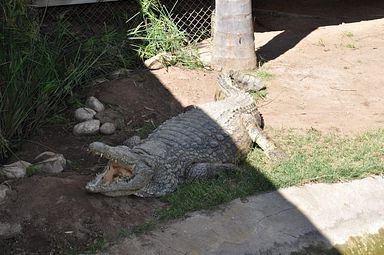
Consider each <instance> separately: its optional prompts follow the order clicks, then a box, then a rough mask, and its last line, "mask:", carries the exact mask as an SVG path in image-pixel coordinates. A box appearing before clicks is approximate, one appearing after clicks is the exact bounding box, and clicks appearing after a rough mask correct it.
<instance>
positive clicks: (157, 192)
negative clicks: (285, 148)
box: [86, 72, 285, 197]
mask: <svg viewBox="0 0 384 255" xmlns="http://www.w3.org/2000/svg"><path fill="white" fill-rule="evenodd" d="M234 77H236V74H235V73H233V72H223V73H221V74H219V76H218V84H219V88H220V90H221V91H223V93H224V95H225V98H224V99H222V100H219V101H214V102H209V103H206V104H202V105H197V106H195V107H194V108H193V109H190V110H188V111H186V112H184V113H181V114H179V115H177V116H175V117H173V118H171V119H169V120H167V121H165V122H164V123H163V124H161V125H160V126H159V127H158V128H157V129H156V130H155V131H153V132H152V133H151V134H150V135H149V136H148V137H147V138H146V139H143V140H140V141H138V142H137V144H134V145H133V146H131V147H128V146H123V145H120V146H109V145H107V144H104V143H101V142H93V143H91V144H90V145H89V150H90V151H91V152H93V153H95V154H97V155H100V156H104V157H106V158H107V159H108V160H109V162H108V164H107V166H106V167H105V169H104V170H103V172H102V173H101V174H99V175H97V176H96V177H95V178H94V179H93V180H92V181H90V182H89V183H88V184H87V185H86V190H88V191H89V192H93V193H102V194H104V195H107V196H124V195H131V194H133V195H136V196H140V197H151V196H155V197H158V196H163V195H165V194H168V193H171V192H173V191H175V190H176V189H177V186H178V185H179V184H181V183H184V182H187V181H190V180H195V179H201V178H207V177H210V176H214V175H217V174H219V173H221V172H223V171H233V170H235V169H240V168H238V167H237V163H238V162H239V161H240V160H241V159H244V157H245V156H246V155H247V153H248V152H250V150H251V149H252V144H253V143H257V144H258V145H259V146H260V147H261V149H263V150H264V152H265V153H266V155H267V156H268V157H269V158H271V159H282V158H284V157H285V154H284V152H282V151H281V150H280V149H279V148H278V147H277V146H276V145H275V143H274V142H273V141H272V140H270V139H269V138H268V137H267V136H266V135H265V134H264V133H263V131H262V129H261V126H262V118H261V115H260V113H259V112H258V110H257V107H256V103H255V101H254V99H253V98H252V96H251V95H250V94H248V93H246V92H244V91H243V89H244V86H243V85H242V86H241V87H242V89H240V88H239V86H237V83H236V81H235V80H234ZM257 86H259V84H258V85H257ZM250 87H251V86H248V88H247V90H249V89H252V88H250ZM256 89H257V88H256Z"/></svg>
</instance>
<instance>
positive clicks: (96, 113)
mask: <svg viewBox="0 0 384 255" xmlns="http://www.w3.org/2000/svg"><path fill="white" fill-rule="evenodd" d="M85 106H86V107H81V108H78V109H76V110H75V113H74V115H75V119H76V120H77V121H78V122H79V123H78V124H76V125H75V126H74V127H73V134H75V135H79V136H80V135H95V134H98V133H101V134H103V135H111V134H113V133H115V132H116V128H117V127H121V125H122V124H123V122H124V121H123V118H122V116H121V114H119V113H118V112H116V111H114V110H112V109H106V108H105V106H104V105H103V104H102V103H101V102H100V101H99V100H98V99H97V98H96V97H89V98H88V99H87V101H86V102H85Z"/></svg>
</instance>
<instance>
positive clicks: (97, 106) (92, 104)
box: [85, 97, 105, 112]
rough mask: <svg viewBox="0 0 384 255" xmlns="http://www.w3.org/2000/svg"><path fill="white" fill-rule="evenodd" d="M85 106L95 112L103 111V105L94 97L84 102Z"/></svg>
mask: <svg viewBox="0 0 384 255" xmlns="http://www.w3.org/2000/svg"><path fill="white" fill-rule="evenodd" d="M85 105H86V106H87V107H89V108H91V109H93V110H95V111H96V112H101V111H104V109H105V107H104V105H103V104H102V103H101V102H100V101H99V99H97V98H96V97H89V98H88V99H87V101H86V102H85Z"/></svg>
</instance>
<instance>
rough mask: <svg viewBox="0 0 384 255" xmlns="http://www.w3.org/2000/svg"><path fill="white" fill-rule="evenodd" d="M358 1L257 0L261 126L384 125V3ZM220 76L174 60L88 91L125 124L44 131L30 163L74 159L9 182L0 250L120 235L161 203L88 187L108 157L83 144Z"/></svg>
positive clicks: (149, 116) (160, 116)
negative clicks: (81, 132)
mask: <svg viewBox="0 0 384 255" xmlns="http://www.w3.org/2000/svg"><path fill="white" fill-rule="evenodd" d="M360 2H361V1H352V0H350V1H341V0H340V1H330V0H329V1H313V0H312V1H305V0H296V1H289V3H288V2H286V1H281V0H280V1H277V0H275V1H273V0H269V1H256V4H255V5H254V8H255V14H256V34H255V38H256V48H257V49H258V50H257V54H258V58H259V61H261V62H265V64H264V65H263V68H264V70H266V71H267V72H268V73H270V74H272V76H273V77H272V79H271V80H269V81H267V82H266V85H267V91H268V95H267V98H266V99H265V100H264V101H262V102H260V105H259V109H260V112H261V113H262V114H263V117H264V121H265V123H266V125H267V127H273V128H304V129H307V128H315V129H319V130H323V131H328V130H336V131H338V132H342V133H347V134H350V133H355V132H362V131H365V130H369V129H373V128H380V127H383V125H384V109H383V106H384V102H383V100H384V99H383V98H384V72H383V67H382V60H383V59H384V19H383V18H384V4H383V3H380V1H368V2H366V1H365V2H364V3H360ZM343 22H344V23H343ZM216 75H217V72H214V71H211V72H207V71H195V70H192V71H191V70H184V69H181V68H177V67H172V68H169V69H161V70H156V71H151V72H150V71H146V70H136V71H135V72H134V73H133V74H132V75H131V76H130V77H128V78H126V79H121V80H115V81H111V82H106V83H103V84H101V85H98V86H96V87H94V88H92V89H91V90H90V91H88V93H87V95H94V96H96V97H98V98H99V99H100V100H101V101H103V102H104V103H105V104H106V105H108V106H109V107H114V108H115V109H119V111H120V112H122V113H123V115H124V117H125V126H124V128H123V129H122V130H119V131H118V132H117V133H116V134H115V135H112V136H91V137H76V136H74V135H72V127H73V125H74V124H75V123H74V122H73V121H72V122H71V123H66V124H64V125H62V124H60V125H59V124H57V125H51V126H47V127H45V128H44V129H42V130H40V132H39V133H38V134H37V135H36V136H35V137H32V138H31V139H30V140H29V141H28V142H26V143H25V145H24V146H23V149H22V150H21V152H20V153H19V154H18V155H19V157H20V158H22V159H23V160H27V161H28V160H31V159H33V157H35V156H36V155H38V153H40V152H43V151H46V150H53V151H57V152H59V153H62V154H64V156H65V157H66V158H67V159H68V160H70V164H69V165H68V167H67V169H66V170H65V171H64V172H63V173H61V174H57V175H42V174H37V175H34V176H32V177H28V178H24V179H22V180H16V181H7V184H8V185H9V186H10V187H11V189H12V192H11V193H10V194H9V195H8V197H7V199H6V201H5V203H3V204H1V207H0V219H1V220H0V222H9V223H20V224H21V226H22V233H21V234H20V235H18V236H16V237H13V238H10V239H3V240H0V251H2V253H4V254H60V253H66V252H69V251H71V250H77V251H80V250H83V249H84V248H86V247H89V246H90V245H92V244H94V243H95V240H97V239H105V240H106V241H108V242H110V241H116V240H117V239H118V238H119V236H120V235H121V233H122V232H126V231H129V229H131V228H132V227H133V226H135V225H138V224H142V223H144V222H145V220H146V219H148V218H149V217H151V216H152V215H153V214H154V213H155V211H156V210H157V209H158V208H160V207H162V206H166V205H164V204H163V203H161V202H160V201H159V200H157V199H140V198H135V197H123V198H108V197H104V196H101V195H93V194H88V193H87V192H86V191H85V190H84V185H85V184H86V182H87V181H89V180H90V179H92V178H93V176H94V175H95V174H96V173H97V172H99V171H101V168H102V166H103V164H105V162H103V161H99V160H98V159H96V158H95V157H93V156H91V155H89V154H88V153H87V151H86V148H87V145H88V144H89V143H90V142H92V141H95V140H101V141H104V142H107V143H110V144H119V143H121V142H122V141H124V140H125V139H126V138H128V137H130V136H132V135H133V134H139V135H142V136H144V135H145V134H146V133H148V131H149V130H151V129H153V127H154V126H156V125H158V124H160V123H161V122H163V121H164V120H166V119H168V118H169V117H171V116H174V115H176V114H178V113H180V112H182V111H183V108H184V107H185V106H188V105H191V104H198V103H204V102H208V101H212V100H213V96H214V92H215V90H216V82H215V81H216ZM87 95H84V97H86V96H87ZM71 118H72V117H71ZM75 253H76V252H75Z"/></svg>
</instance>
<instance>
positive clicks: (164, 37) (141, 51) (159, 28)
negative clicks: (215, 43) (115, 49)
mask: <svg viewBox="0 0 384 255" xmlns="http://www.w3.org/2000/svg"><path fill="white" fill-rule="evenodd" d="M139 2H140V5H141V13H140V15H141V16H142V18H143V20H144V21H143V22H142V23H140V24H139V25H138V26H137V27H136V28H134V29H130V30H129V31H128V40H129V41H130V42H131V45H132V46H133V48H135V49H136V51H137V53H138V55H139V57H140V58H142V59H148V58H151V57H153V56H156V55H158V54H160V53H170V54H171V58H170V59H169V58H161V59H160V61H162V62H163V65H165V66H170V65H176V64H181V65H184V66H186V67H189V68H203V67H204V64H203V63H202V62H201V60H200V59H199V55H198V52H197V49H195V47H193V46H192V45H191V44H190V43H189V40H188V34H187V33H186V32H185V31H182V30H180V29H179V28H178V27H177V25H176V24H175V22H174V21H173V18H172V11H173V10H172V9H171V10H168V9H167V8H166V7H165V6H163V5H162V4H161V3H160V1H158V0H140V1H139Z"/></svg>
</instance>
